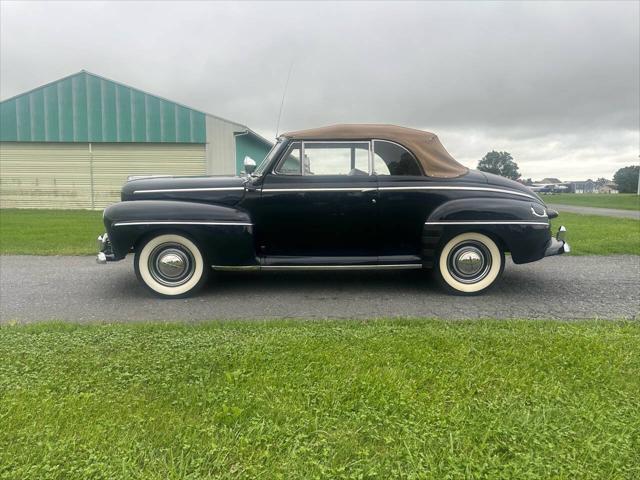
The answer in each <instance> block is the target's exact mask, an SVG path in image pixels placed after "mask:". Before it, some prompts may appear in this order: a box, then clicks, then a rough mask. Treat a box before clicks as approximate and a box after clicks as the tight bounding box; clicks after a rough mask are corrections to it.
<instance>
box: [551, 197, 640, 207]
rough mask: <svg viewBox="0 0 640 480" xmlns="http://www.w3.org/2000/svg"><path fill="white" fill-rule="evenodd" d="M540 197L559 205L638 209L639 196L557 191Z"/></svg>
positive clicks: (639, 205)
mask: <svg viewBox="0 0 640 480" xmlns="http://www.w3.org/2000/svg"><path fill="white" fill-rule="evenodd" d="M542 199H543V200H544V201H545V202H547V203H559V204H561V205H578V206H581V207H601V208H617V209H621V210H640V196H638V195H636V194H633V193H618V194H616V195H605V194H598V193H584V194H576V193H559V194H557V195H542Z"/></svg>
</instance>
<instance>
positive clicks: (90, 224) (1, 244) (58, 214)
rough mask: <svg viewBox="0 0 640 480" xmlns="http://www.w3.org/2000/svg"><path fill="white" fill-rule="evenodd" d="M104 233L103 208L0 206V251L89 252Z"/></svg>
mask: <svg viewBox="0 0 640 480" xmlns="http://www.w3.org/2000/svg"><path fill="white" fill-rule="evenodd" d="M102 233H104V225H103V224H102V212H101V211H90V210H26V209H25V210H23V209H0V254H4V255H7V254H24V255H88V254H95V253H97V248H98V247H97V246H96V238H97V237H98V235H101V234H102Z"/></svg>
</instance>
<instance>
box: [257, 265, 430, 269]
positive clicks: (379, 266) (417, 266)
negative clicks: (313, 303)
mask: <svg viewBox="0 0 640 480" xmlns="http://www.w3.org/2000/svg"><path fill="white" fill-rule="evenodd" d="M418 268H422V264H421V263H405V264H395V265H263V266H262V267H261V269H262V270H403V269H407V270H408V269H418Z"/></svg>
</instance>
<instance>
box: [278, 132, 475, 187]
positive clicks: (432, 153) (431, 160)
mask: <svg viewBox="0 0 640 480" xmlns="http://www.w3.org/2000/svg"><path fill="white" fill-rule="evenodd" d="M283 136H284V137H287V138H290V139H292V140H372V139H376V138H377V139H380V140H390V141H392V142H396V143H399V144H400V145H402V146H404V147H406V148H407V149H408V150H409V151H410V152H412V153H413V154H414V155H415V156H416V158H417V159H418V161H419V162H420V164H421V165H422V168H423V170H424V171H425V173H426V174H427V175H429V176H431V177H442V178H453V177H459V176H460V175H464V174H465V173H467V172H468V171H469V169H468V168H467V167H465V166H464V165H461V164H460V163H458V162H457V161H456V160H455V159H454V158H453V157H452V156H451V155H449V152H447V150H446V149H445V148H444V146H443V145H442V144H441V143H440V140H438V137H437V135H435V134H433V133H430V132H424V131H422V130H415V129H413V128H405V127H398V126H396V125H368V124H344V125H330V126H328V127H320V128H312V129H309V130H299V131H297V132H287V133H284V134H283Z"/></svg>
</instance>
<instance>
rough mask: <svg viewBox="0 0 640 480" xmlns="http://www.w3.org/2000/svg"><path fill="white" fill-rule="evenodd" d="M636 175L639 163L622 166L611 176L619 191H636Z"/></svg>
mask: <svg viewBox="0 0 640 480" xmlns="http://www.w3.org/2000/svg"><path fill="white" fill-rule="evenodd" d="M638 175H640V165H631V166H629V167H623V168H621V169H620V170H618V171H617V172H616V174H615V175H614V176H613V181H614V182H616V185H618V191H619V192H620V193H636V192H637V191H638Z"/></svg>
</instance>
